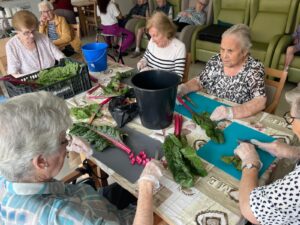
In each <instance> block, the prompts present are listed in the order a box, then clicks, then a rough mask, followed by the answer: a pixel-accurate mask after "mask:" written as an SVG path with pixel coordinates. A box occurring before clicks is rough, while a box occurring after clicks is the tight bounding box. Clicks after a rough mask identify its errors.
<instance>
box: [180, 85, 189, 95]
mask: <svg viewBox="0 0 300 225" xmlns="http://www.w3.org/2000/svg"><path fill="white" fill-rule="evenodd" d="M188 93H189V89H188V87H187V86H186V85H185V84H180V85H178V87H177V95H179V96H184V95H186V94H188Z"/></svg>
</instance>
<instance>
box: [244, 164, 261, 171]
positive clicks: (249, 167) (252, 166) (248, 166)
mask: <svg viewBox="0 0 300 225" xmlns="http://www.w3.org/2000/svg"><path fill="white" fill-rule="evenodd" d="M245 168H247V169H251V168H256V169H257V170H258V171H259V170H260V166H257V165H255V164H253V163H247V164H245V165H243V167H242V170H243V169H245Z"/></svg>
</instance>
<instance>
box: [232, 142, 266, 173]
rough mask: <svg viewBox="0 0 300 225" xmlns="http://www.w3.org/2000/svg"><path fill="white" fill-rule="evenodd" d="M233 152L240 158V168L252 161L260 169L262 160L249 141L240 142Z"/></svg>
mask: <svg viewBox="0 0 300 225" xmlns="http://www.w3.org/2000/svg"><path fill="white" fill-rule="evenodd" d="M234 154H236V155H237V156H238V157H239V158H240V159H241V160H242V168H243V166H244V165H246V164H248V163H252V164H254V165H256V166H258V167H259V168H260V169H261V167H262V162H261V161H260V159H259V156H258V154H257V152H256V150H255V147H254V145H252V144H249V143H241V144H240V145H239V146H237V148H236V149H235V150H234Z"/></svg>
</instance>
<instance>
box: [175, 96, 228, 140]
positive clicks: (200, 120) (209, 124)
mask: <svg viewBox="0 0 300 225" xmlns="http://www.w3.org/2000/svg"><path fill="white" fill-rule="evenodd" d="M177 100H178V101H179V102H180V103H181V104H182V105H183V106H184V107H185V108H186V109H187V110H188V111H189V112H190V113H191V114H192V119H193V121H194V122H195V123H196V124H198V125H199V126H200V127H201V128H202V129H204V130H205V133H206V135H207V136H208V137H210V139H211V140H212V141H214V142H216V143H218V144H222V143H224V134H223V131H222V130H220V129H218V128H217V123H216V122H214V121H212V120H211V119H210V115H209V113H207V112H203V113H200V114H198V113H195V112H194V111H193V110H192V109H191V108H190V107H189V106H188V105H187V104H185V102H184V101H183V99H182V98H181V97H179V96H177Z"/></svg>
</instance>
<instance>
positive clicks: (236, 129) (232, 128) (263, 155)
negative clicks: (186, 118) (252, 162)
mask: <svg viewBox="0 0 300 225" xmlns="http://www.w3.org/2000/svg"><path fill="white" fill-rule="evenodd" d="M224 137H225V143H224V144H216V143H215V142H213V141H209V142H208V143H207V144H205V145H204V146H202V147H201V148H200V149H198V150H197V154H198V155H199V156H200V157H201V158H203V159H205V160H206V161H208V162H210V163H211V164H213V165H215V166H216V167H218V168H219V169H221V170H223V171H224V172H226V173H228V174H230V175H231V176H233V177H235V178H236V179H238V180H240V179H241V176H242V173H241V172H240V171H238V170H236V169H235V168H234V166H233V165H231V164H230V165H228V164H226V163H224V162H223V161H222V160H221V157H222V156H224V155H226V156H227V155H230V156H231V155H234V153H233V151H234V149H235V148H236V147H237V146H238V142H237V140H238V139H243V140H250V139H256V140H259V141H262V142H272V141H274V138H273V137H270V136H268V135H266V134H263V133H261V132H259V131H256V130H254V129H251V128H249V127H246V126H244V125H241V124H239V123H236V122H233V123H232V124H231V125H229V126H228V127H227V128H225V129H224ZM256 150H257V152H258V155H259V158H260V160H261V161H262V163H263V167H262V169H261V170H260V172H259V176H261V175H262V174H263V173H264V172H265V171H266V169H267V168H268V167H269V166H270V165H271V163H272V162H273V160H274V159H275V158H274V157H273V156H271V155H270V154H269V153H267V152H265V151H263V150H261V149H259V148H256Z"/></svg>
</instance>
